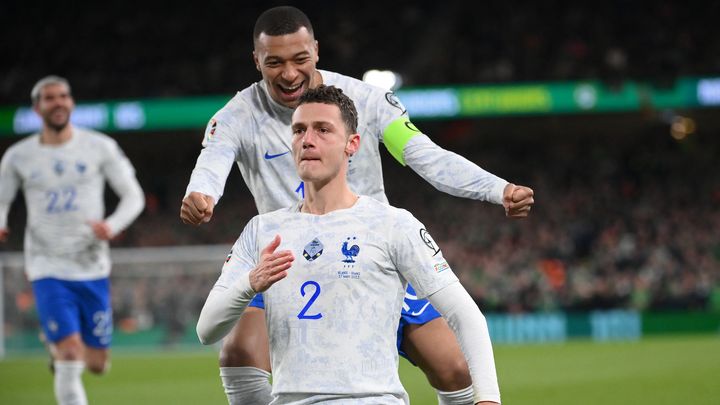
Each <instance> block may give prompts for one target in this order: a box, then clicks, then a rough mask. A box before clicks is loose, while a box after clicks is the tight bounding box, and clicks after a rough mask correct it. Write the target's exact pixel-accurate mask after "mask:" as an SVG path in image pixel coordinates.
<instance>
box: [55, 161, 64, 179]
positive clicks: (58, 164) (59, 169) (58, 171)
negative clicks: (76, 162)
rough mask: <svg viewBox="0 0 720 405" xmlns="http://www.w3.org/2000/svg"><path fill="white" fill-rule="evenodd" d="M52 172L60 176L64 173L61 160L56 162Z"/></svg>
mask: <svg viewBox="0 0 720 405" xmlns="http://www.w3.org/2000/svg"><path fill="white" fill-rule="evenodd" d="M53 170H55V174H57V175H58V176H62V174H63V173H65V163H63V161H62V160H56V161H55V166H53Z"/></svg>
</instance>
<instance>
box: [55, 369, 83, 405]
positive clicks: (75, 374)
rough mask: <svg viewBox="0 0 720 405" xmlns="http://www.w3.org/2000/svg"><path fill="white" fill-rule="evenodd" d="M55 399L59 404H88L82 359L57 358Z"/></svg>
mask: <svg viewBox="0 0 720 405" xmlns="http://www.w3.org/2000/svg"><path fill="white" fill-rule="evenodd" d="M54 366H55V399H57V402H58V404H59V405H87V403H88V402H87V396H85V387H83V383H82V373H83V370H84V369H85V363H84V362H82V361H60V360H55V362H54Z"/></svg>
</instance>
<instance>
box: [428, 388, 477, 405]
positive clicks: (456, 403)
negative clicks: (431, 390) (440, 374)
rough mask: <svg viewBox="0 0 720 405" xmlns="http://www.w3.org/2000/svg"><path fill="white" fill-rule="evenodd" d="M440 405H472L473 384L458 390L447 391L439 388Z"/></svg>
mask: <svg viewBox="0 0 720 405" xmlns="http://www.w3.org/2000/svg"><path fill="white" fill-rule="evenodd" d="M437 396H438V405H468V404H469V405H472V404H474V402H473V389H472V385H471V386H469V387H467V388H463V389H461V390H458V391H452V392H445V391H440V390H437Z"/></svg>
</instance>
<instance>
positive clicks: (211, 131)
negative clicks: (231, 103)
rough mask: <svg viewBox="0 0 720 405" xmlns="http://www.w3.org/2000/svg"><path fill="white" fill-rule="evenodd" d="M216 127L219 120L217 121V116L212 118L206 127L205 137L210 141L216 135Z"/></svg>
mask: <svg viewBox="0 0 720 405" xmlns="http://www.w3.org/2000/svg"><path fill="white" fill-rule="evenodd" d="M216 129H217V121H215V118H212V119H210V122H208V124H207V128H205V139H206V140H208V141H209V140H210V139H211V138H212V137H213V136H214V135H215V130H216Z"/></svg>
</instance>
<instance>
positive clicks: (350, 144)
mask: <svg viewBox="0 0 720 405" xmlns="http://www.w3.org/2000/svg"><path fill="white" fill-rule="evenodd" d="M358 150H360V134H352V135H350V137H349V138H348V141H347V144H346V145H345V153H347V154H348V155H349V156H352V155H354V154H356V153H357V151H358Z"/></svg>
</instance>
